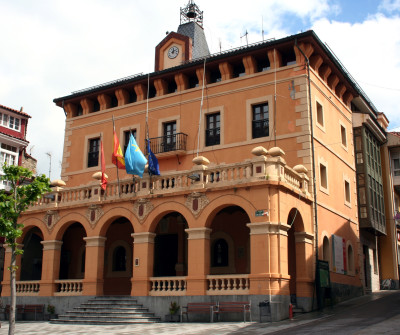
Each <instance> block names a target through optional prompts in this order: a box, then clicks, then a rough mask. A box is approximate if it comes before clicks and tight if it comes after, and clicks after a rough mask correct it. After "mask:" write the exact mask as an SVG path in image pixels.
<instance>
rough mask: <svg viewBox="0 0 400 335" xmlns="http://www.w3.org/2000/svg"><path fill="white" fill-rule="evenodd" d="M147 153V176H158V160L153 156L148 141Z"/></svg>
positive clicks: (148, 141)
mask: <svg viewBox="0 0 400 335" xmlns="http://www.w3.org/2000/svg"><path fill="white" fill-rule="evenodd" d="M147 152H148V153H149V174H151V175H155V176H159V175H160V167H159V165H158V159H157V157H156V156H155V155H154V154H153V152H152V151H151V149H150V140H147Z"/></svg>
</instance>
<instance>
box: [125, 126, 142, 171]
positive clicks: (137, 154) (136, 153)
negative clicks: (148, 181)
mask: <svg viewBox="0 0 400 335" xmlns="http://www.w3.org/2000/svg"><path fill="white" fill-rule="evenodd" d="M146 163H147V159H146V157H144V155H143V153H142V152H141V151H140V149H139V146H138V145H137V143H136V140H135V138H134V137H133V135H132V134H131V135H130V137H129V144H128V147H127V148H126V152H125V168H126V173H129V174H136V175H138V176H139V177H140V178H142V177H143V172H144V167H145V165H146Z"/></svg>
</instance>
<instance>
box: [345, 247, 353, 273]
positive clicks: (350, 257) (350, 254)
mask: <svg viewBox="0 0 400 335" xmlns="http://www.w3.org/2000/svg"><path fill="white" fill-rule="evenodd" d="M347 264H348V265H347V272H348V273H349V274H353V273H354V253H353V247H352V246H351V244H349V245H348V246H347Z"/></svg>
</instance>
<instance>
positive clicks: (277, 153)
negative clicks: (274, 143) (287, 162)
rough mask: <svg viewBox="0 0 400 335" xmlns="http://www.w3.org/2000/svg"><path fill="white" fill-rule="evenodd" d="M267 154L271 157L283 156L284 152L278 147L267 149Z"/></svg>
mask: <svg viewBox="0 0 400 335" xmlns="http://www.w3.org/2000/svg"><path fill="white" fill-rule="evenodd" d="M268 153H269V154H270V156H272V157H278V156H280V157H282V156H285V152H284V151H283V150H282V149H281V148H279V147H273V148H271V149H269V151H268Z"/></svg>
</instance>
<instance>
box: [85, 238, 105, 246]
mask: <svg viewBox="0 0 400 335" xmlns="http://www.w3.org/2000/svg"><path fill="white" fill-rule="evenodd" d="M83 239H84V240H85V241H86V246H87V247H104V246H105V244H106V240H107V237H103V236H89V237H84V238H83Z"/></svg>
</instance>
